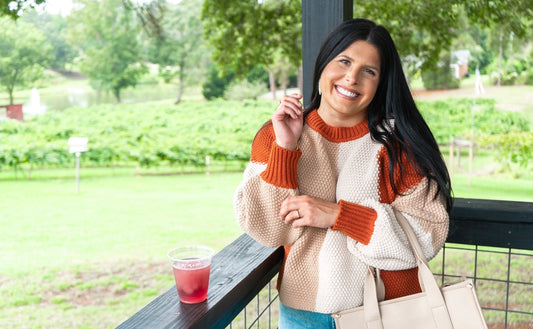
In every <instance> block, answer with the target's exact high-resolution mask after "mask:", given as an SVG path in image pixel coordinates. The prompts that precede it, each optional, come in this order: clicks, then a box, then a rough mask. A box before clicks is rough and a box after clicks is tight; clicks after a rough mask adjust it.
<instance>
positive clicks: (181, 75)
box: [174, 56, 185, 105]
mask: <svg viewBox="0 0 533 329" xmlns="http://www.w3.org/2000/svg"><path fill="white" fill-rule="evenodd" d="M178 66H179V68H180V71H179V73H178V76H179V83H178V97H177V99H176V103H174V104H176V105H178V104H179V103H181V96H182V94H183V81H185V56H183V57H182V58H181V60H180V63H179V65H178Z"/></svg>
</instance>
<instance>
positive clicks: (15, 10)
mask: <svg viewBox="0 0 533 329" xmlns="http://www.w3.org/2000/svg"><path fill="white" fill-rule="evenodd" d="M45 1H46V0H0V16H9V17H11V18H12V19H17V18H18V17H19V16H20V15H21V14H22V12H23V10H24V9H26V8H33V7H35V6H36V5H39V4H42V3H44V2H45Z"/></svg>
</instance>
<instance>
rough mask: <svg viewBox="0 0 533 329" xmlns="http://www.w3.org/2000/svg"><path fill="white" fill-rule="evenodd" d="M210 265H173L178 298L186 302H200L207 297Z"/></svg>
mask: <svg viewBox="0 0 533 329" xmlns="http://www.w3.org/2000/svg"><path fill="white" fill-rule="evenodd" d="M210 269H211V265H207V266H205V267H201V268H187V267H182V268H179V267H173V270H174V279H175V280H176V287H177V289H178V295H179V296H180V300H181V301H182V302H184V303H187V304H194V303H201V302H203V301H204V300H206V298H207V288H208V287H209V271H210Z"/></svg>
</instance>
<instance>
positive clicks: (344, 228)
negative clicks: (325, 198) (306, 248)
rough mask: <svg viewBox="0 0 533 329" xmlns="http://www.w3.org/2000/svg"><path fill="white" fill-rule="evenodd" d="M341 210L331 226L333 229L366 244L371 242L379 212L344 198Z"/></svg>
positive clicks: (340, 203) (341, 201) (341, 202)
mask: <svg viewBox="0 0 533 329" xmlns="http://www.w3.org/2000/svg"><path fill="white" fill-rule="evenodd" d="M339 206H340V208H341V209H340V211H339V215H337V219H335V224H334V225H333V227H332V228H331V229H332V230H333V231H341V232H343V233H344V234H346V235H347V236H349V237H350V238H352V239H354V240H356V241H359V242H361V243H362V244H364V245H367V244H369V243H370V238H371V237H372V234H373V233H374V224H375V222H376V219H377V217H378V214H377V212H376V211H375V210H374V209H372V208H368V207H365V206H361V205H358V204H355V203H351V202H347V201H344V200H340V201H339Z"/></svg>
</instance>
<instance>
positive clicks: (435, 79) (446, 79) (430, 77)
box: [422, 59, 460, 90]
mask: <svg viewBox="0 0 533 329" xmlns="http://www.w3.org/2000/svg"><path fill="white" fill-rule="evenodd" d="M422 82H423V84H424V88H425V89H427V90H434V89H454V88H459V85H460V81H459V79H457V78H456V77H455V75H454V74H453V70H452V68H451V67H450V60H449V59H446V60H443V61H442V62H440V63H439V64H438V66H437V67H436V68H429V69H422Z"/></svg>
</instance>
